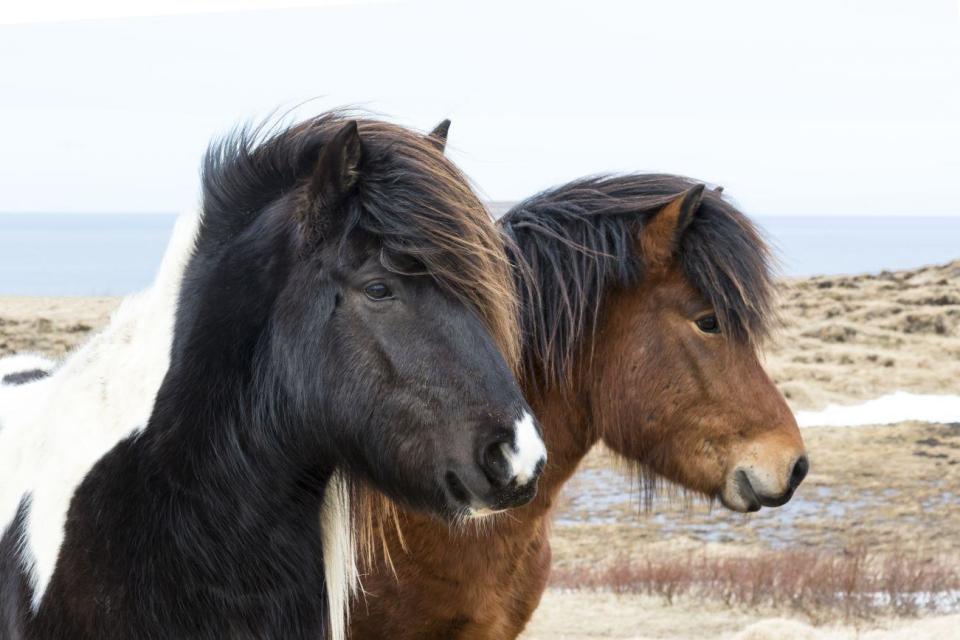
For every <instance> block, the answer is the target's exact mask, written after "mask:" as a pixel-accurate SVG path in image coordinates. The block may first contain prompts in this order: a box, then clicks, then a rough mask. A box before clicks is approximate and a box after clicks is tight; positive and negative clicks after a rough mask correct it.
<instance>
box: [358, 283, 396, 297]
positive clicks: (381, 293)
mask: <svg viewBox="0 0 960 640" xmlns="http://www.w3.org/2000/svg"><path fill="white" fill-rule="evenodd" d="M363 292H364V293H365V294H367V297H368V298H370V299H371V300H389V299H390V298H392V297H393V291H391V290H390V287H388V286H387V285H385V284H383V283H382V282H371V283H370V284H368V285H367V286H365V287H364V288H363Z"/></svg>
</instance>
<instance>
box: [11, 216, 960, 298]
mask: <svg viewBox="0 0 960 640" xmlns="http://www.w3.org/2000/svg"><path fill="white" fill-rule="evenodd" d="M491 209H492V210H493V211H495V212H499V211H502V210H503V203H492V204H491ZM175 219H176V216H175V215H174V214H117V213H104V214H98V213H93V214H63V213H3V214H0V295H17V296H30V295H34V296H117V295H127V294H129V293H133V292H135V291H138V290H140V289H143V288H144V287H146V286H147V285H149V284H150V282H151V281H152V279H153V275H154V273H155V271H156V269H157V267H158V266H159V264H160V258H161V257H162V255H163V251H164V249H165V247H166V244H167V240H168V239H169V236H170V232H171V230H172V229H173V224H174V220H175ZM753 220H754V221H756V222H757V223H758V224H759V226H760V227H761V228H762V229H763V231H764V234H765V235H766V237H767V239H768V240H769V241H770V243H771V245H772V246H773V248H774V251H775V254H776V256H777V258H778V259H779V262H780V273H781V274H782V275H784V276H810V275H820V274H824V275H837V274H856V273H871V272H879V271H882V270H896V269H909V268H915V267H920V266H923V265H928V264H941V263H945V262H949V261H951V260H955V259H958V258H960V216H957V217H951V216H922V217H921V216H754V217H753Z"/></svg>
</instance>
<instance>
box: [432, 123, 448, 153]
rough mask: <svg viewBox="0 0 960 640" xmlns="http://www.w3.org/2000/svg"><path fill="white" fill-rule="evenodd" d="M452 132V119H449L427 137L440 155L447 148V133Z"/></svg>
mask: <svg viewBox="0 0 960 640" xmlns="http://www.w3.org/2000/svg"><path fill="white" fill-rule="evenodd" d="M449 131H450V119H449V118H447V119H446V120H444V121H443V122H441V123H440V124H438V125H437V126H435V127H434V128H433V131H431V132H430V134H429V135H428V136H427V140H429V141H430V142H431V143H432V144H433V146H435V147H436V148H437V149H438V150H439V151H440V153H443V151H444V150H445V149H446V148H447V133H448V132H449Z"/></svg>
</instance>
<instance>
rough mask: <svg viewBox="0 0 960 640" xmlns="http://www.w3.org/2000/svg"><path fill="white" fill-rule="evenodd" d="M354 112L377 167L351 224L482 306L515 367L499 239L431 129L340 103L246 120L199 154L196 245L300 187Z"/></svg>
mask: <svg viewBox="0 0 960 640" xmlns="http://www.w3.org/2000/svg"><path fill="white" fill-rule="evenodd" d="M349 120H356V121H357V124H358V129H359V132H360V137H361V140H362V144H363V149H364V160H363V166H371V167H373V166H375V167H376V168H377V170H376V171H369V172H362V173H363V175H362V176H361V178H360V181H359V184H358V188H357V198H358V201H359V204H360V206H359V207H357V209H356V210H357V212H358V213H357V215H356V216H354V217H353V219H349V220H348V221H347V230H348V231H349V230H350V229H353V228H359V229H362V230H364V231H366V232H368V233H370V234H371V235H373V236H375V237H377V238H379V239H380V241H381V243H382V245H383V248H384V249H385V250H386V251H387V252H388V253H389V254H390V255H396V256H405V257H408V258H411V259H413V260H414V261H416V262H417V263H419V264H420V265H422V266H423V267H424V271H425V272H426V273H427V274H429V275H430V276H432V277H433V278H434V279H435V280H436V281H437V282H438V283H439V284H440V285H441V286H442V287H443V288H444V289H446V290H447V291H448V292H449V293H451V294H452V295H454V296H455V297H456V298H457V299H459V300H461V301H462V302H465V303H467V304H468V305H470V306H471V307H473V308H474V309H475V310H476V311H477V313H478V314H479V315H480V316H481V317H482V318H483V319H484V321H485V323H486V325H487V328H488V329H489V330H490V332H491V335H492V337H493V339H494V341H495V342H496V344H497V345H498V347H499V348H500V349H501V351H502V352H503V354H504V357H505V359H506V361H507V362H508V364H510V365H511V366H513V367H516V366H517V364H518V362H519V353H520V336H519V329H518V327H517V322H516V316H517V295H516V291H515V290H514V288H513V276H512V272H511V268H510V263H509V262H508V259H507V255H506V253H505V251H504V249H503V242H502V239H501V238H500V237H499V236H498V234H497V232H496V229H495V228H494V227H493V225H492V224H491V223H490V218H489V215H488V214H487V212H486V210H485V209H484V207H483V205H482V204H481V202H480V200H479V199H478V198H477V196H476V194H475V193H474V192H473V191H472V190H471V189H470V187H469V183H468V182H467V179H466V177H465V176H464V175H463V174H462V173H461V172H460V171H459V170H458V169H457V168H456V166H455V165H454V164H453V163H451V162H450V161H449V160H448V159H447V158H446V157H445V156H444V155H443V153H442V151H441V150H439V149H437V147H436V145H435V144H434V143H433V142H432V141H431V140H429V139H428V138H427V137H426V136H424V135H420V134H418V133H416V132H413V131H410V130H408V129H405V128H403V127H400V126H398V125H394V124H390V123H387V122H382V121H377V120H373V119H370V118H364V117H356V116H355V115H353V114H351V113H348V112H344V111H334V112H329V113H326V114H323V115H321V116H317V117H314V118H311V119H308V120H306V121H303V122H301V123H299V124H295V125H293V126H289V127H281V126H277V125H270V124H269V123H261V124H258V125H247V126H244V127H241V128H239V129H237V130H234V131H233V132H231V133H230V134H228V135H227V136H225V137H224V138H223V139H221V140H219V141H217V142H214V143H213V144H211V146H210V147H209V149H208V150H207V153H206V155H205V158H204V162H203V170H202V194H203V227H202V229H201V232H200V235H199V237H198V241H197V243H198V246H200V247H202V246H204V245H206V244H207V243H214V244H222V243H224V242H225V241H227V239H229V238H231V237H234V236H236V235H237V234H238V233H240V232H241V231H243V230H244V229H245V228H246V227H247V226H248V225H250V224H251V223H252V222H253V221H254V220H255V219H256V218H257V217H258V216H259V214H260V213H261V212H262V211H263V210H264V209H265V208H266V207H267V206H268V205H270V204H271V203H272V202H274V201H276V200H278V199H280V198H282V197H285V196H287V195H292V194H295V193H296V192H297V190H298V189H299V190H300V191H301V192H302V191H303V189H302V187H305V185H306V182H307V180H308V178H309V177H310V175H311V172H312V170H313V168H314V167H315V164H316V161H317V158H318V157H319V152H320V149H321V148H322V147H323V145H324V144H326V143H327V142H328V141H329V140H330V139H332V137H333V135H334V134H336V132H337V131H338V130H339V129H340V128H341V127H342V126H343V125H344V124H345V123H346V122H348V121H349ZM293 202H294V204H296V203H297V200H296V197H295V196H294V198H293Z"/></svg>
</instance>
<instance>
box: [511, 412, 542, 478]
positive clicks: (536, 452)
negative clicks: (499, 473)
mask: <svg viewBox="0 0 960 640" xmlns="http://www.w3.org/2000/svg"><path fill="white" fill-rule="evenodd" d="M513 428H514V436H513V442H514V443H513V445H512V446H511V445H509V444H504V445H503V455H504V457H505V458H506V459H507V464H508V465H510V471H511V472H512V473H513V477H514V481H515V482H516V483H517V484H519V485H524V484H527V483H528V482H530V481H531V480H533V479H534V477H535V476H536V475H537V471H538V470H539V469H540V468H541V467H542V466H543V465H544V463H546V461H547V448H546V446H545V445H544V444H543V439H542V438H541V437H540V434H539V433H538V432H537V426H536V425H535V424H534V422H533V416H531V415H530V414H529V413H528V412H526V411H524V412H523V415H522V416H521V417H520V419H519V420H517V421H516V422H515V423H514V425H513Z"/></svg>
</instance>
